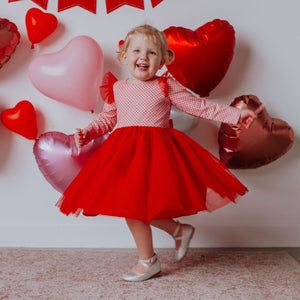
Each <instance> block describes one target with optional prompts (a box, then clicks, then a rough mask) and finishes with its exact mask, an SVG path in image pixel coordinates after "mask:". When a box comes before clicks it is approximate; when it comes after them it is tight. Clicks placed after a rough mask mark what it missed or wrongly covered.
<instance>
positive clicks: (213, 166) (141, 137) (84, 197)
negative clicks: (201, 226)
mask: <svg viewBox="0 0 300 300" xmlns="http://www.w3.org/2000/svg"><path fill="white" fill-rule="evenodd" d="M246 191H247V188H246V187H245V186H244V185H243V184H242V183H241V182H240V181H239V180H238V179H237V178H236V177H235V176H234V175H233V174H232V173H231V172H230V171H229V170H228V169H227V168H226V166H225V165H224V164H223V163H222V162H220V161H219V160H218V159H217V158H216V157H214V156H213V155H212V154H211V153H209V152H208V151H206V150H205V149H204V148H202V147H201V146H200V145H199V144H197V143H196V142H195V141H193V140H192V139H191V138H189V137H188V136H186V135H185V134H184V133H182V132H180V131H178V130H176V129H173V128H170V129H164V128H159V127H138V126H137V127H125V128H119V129H117V130H115V131H114V132H113V133H112V134H111V135H110V136H109V138H108V139H107V140H106V141H105V142H104V143H103V145H102V146H101V147H100V148H99V149H98V150H97V151H96V152H95V153H94V154H93V155H92V157H91V158H90V159H89V160H88V161H87V163H86V164H85V165H84V167H83V168H82V170H81V172H80V173H79V174H78V176H77V177H76V178H75V179H74V181H73V182H72V183H71V185H70V186H69V187H68V189H67V190H66V191H65V193H64V194H63V196H62V197H61V199H60V200H59V201H58V203H57V206H59V207H60V210H61V211H62V212H63V213H64V214H66V215H69V214H75V215H78V214H79V213H80V212H82V213H83V214H84V215H86V216H95V215H100V214H101V215H110V216H118V217H125V218H130V219H137V220H141V221H143V222H146V223H150V222H151V220H155V219H169V218H176V217H180V216H186V215H192V214H196V213H198V212H199V211H203V210H207V211H213V210H215V209H217V208H220V207H222V206H224V205H226V204H228V203H229V202H235V200H236V198H237V197H238V196H239V195H244V194H245V193H246Z"/></svg>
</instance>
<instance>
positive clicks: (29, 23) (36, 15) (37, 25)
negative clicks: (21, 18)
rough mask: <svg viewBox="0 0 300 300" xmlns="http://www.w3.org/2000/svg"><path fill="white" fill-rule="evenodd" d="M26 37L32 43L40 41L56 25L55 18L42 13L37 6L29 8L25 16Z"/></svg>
mask: <svg viewBox="0 0 300 300" xmlns="http://www.w3.org/2000/svg"><path fill="white" fill-rule="evenodd" d="M25 23H26V28H27V34H28V38H29V40H30V41H31V43H32V47H31V48H33V47H34V46H33V45H34V44H37V43H40V42H41V41H42V40H44V39H45V38H46V37H48V36H49V35H50V34H51V33H52V32H53V31H54V30H55V29H56V27H57V23H58V22H57V18H56V17H55V16H54V15H52V14H49V13H44V12H42V11H41V10H40V9H38V8H30V9H29V10H28V11H27V13H26V17H25Z"/></svg>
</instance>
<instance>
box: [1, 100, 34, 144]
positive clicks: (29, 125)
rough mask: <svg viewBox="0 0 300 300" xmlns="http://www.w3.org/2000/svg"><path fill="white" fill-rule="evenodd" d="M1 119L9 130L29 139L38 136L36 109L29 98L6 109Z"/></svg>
mask: <svg viewBox="0 0 300 300" xmlns="http://www.w3.org/2000/svg"><path fill="white" fill-rule="evenodd" d="M1 121H2V123H3V124H4V126H5V127H7V128H8V129H9V130H11V131H13V132H16V133H18V134H20V135H22V136H24V137H25V138H27V139H29V140H34V139H35V138H36V136H37V122H36V113H35V109H34V107H33V105H32V104H31V103H30V102H29V101H27V100H23V101H20V102H19V103H18V104H17V105H16V106H15V107H14V108H9V109H6V110H4V111H3V112H2V113H1Z"/></svg>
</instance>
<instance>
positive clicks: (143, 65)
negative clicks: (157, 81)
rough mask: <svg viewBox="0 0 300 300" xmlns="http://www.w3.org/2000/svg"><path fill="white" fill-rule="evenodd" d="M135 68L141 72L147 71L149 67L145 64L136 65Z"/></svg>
mask: <svg viewBox="0 0 300 300" xmlns="http://www.w3.org/2000/svg"><path fill="white" fill-rule="evenodd" d="M136 66H137V67H138V68H139V69H140V70H141V71H146V70H148V69H149V65H147V64H136Z"/></svg>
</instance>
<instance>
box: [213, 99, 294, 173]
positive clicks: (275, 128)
mask: <svg viewBox="0 0 300 300" xmlns="http://www.w3.org/2000/svg"><path fill="white" fill-rule="evenodd" d="M260 105H261V102H260V101H259V99H258V98H257V97H256V96H254V95H244V96H240V97H237V98H235V99H234V100H233V102H232V103H231V106H235V107H238V108H248V109H251V110H253V111H255V110H256V109H257V108H258V107H259V106H260ZM293 140H294V134H293V130H292V128H291V127H290V126H289V125H288V124H287V123H286V122H284V121H282V120H280V119H275V118H271V117H270V116H269V115H268V113H267V111H266V109H265V108H264V109H263V110H262V111H261V112H260V113H258V115H257V118H256V119H255V120H254V122H253V123H252V125H251V126H250V127H249V128H248V129H246V128H244V127H238V126H233V125H228V124H224V123H222V124H221V127H220V130H219V137H218V141H219V153H220V160H221V161H222V162H223V163H225V165H226V166H227V167H229V168H233V169H251V168H257V167H260V166H263V165H266V164H268V163H270V162H272V161H274V160H276V159H278V158H279V157H281V156H282V155H284V154H285V153H286V152H287V151H288V150H289V149H290V148H291V147H292V145H293Z"/></svg>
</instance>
